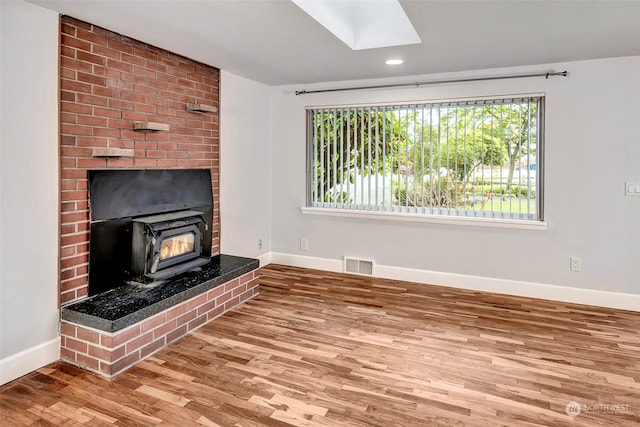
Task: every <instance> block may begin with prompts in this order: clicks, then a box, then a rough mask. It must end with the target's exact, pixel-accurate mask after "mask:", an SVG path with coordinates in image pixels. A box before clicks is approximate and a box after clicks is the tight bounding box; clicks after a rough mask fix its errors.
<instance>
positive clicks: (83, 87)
mask: <svg viewBox="0 0 640 427" xmlns="http://www.w3.org/2000/svg"><path fill="white" fill-rule="evenodd" d="M60 88H61V89H63V90H66V91H68V92H78V93H91V85H90V84H87V83H80V82H78V81H75V80H73V81H71V80H67V79H62V80H60Z"/></svg>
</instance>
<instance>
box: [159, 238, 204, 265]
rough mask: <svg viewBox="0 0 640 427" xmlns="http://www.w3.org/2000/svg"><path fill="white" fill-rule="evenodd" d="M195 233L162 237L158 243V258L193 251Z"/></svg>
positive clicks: (163, 258)
mask: <svg viewBox="0 0 640 427" xmlns="http://www.w3.org/2000/svg"><path fill="white" fill-rule="evenodd" d="M195 239H196V235H195V233H185V234H179V235H177V236H174V237H169V238H168V239H164V240H163V241H162V243H161V244H160V260H165V259H167V258H172V257H174V256H178V255H182V254H186V253H189V252H193V251H194V246H195Z"/></svg>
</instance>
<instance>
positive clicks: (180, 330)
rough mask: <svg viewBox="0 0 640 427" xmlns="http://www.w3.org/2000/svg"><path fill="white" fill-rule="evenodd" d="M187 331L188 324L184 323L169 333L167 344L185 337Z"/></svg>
mask: <svg viewBox="0 0 640 427" xmlns="http://www.w3.org/2000/svg"><path fill="white" fill-rule="evenodd" d="M186 333H187V325H182V326H180V327H179V328H178V329H176V330H174V331H172V332H170V333H169V334H167V344H169V343H171V342H173V341H175V340H177V339H178V338H181V337H183V336H184V335H186Z"/></svg>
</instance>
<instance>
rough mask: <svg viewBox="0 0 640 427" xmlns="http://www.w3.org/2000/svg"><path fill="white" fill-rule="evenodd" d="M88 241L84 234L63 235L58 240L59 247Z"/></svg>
mask: <svg viewBox="0 0 640 427" xmlns="http://www.w3.org/2000/svg"><path fill="white" fill-rule="evenodd" d="M88 240H89V236H88V235H87V234H86V233H79V234H72V235H65V236H62V237H61V238H60V245H61V246H68V245H73V244H76V243H82V242H86V241H88Z"/></svg>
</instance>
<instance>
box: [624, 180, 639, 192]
mask: <svg viewBox="0 0 640 427" xmlns="http://www.w3.org/2000/svg"><path fill="white" fill-rule="evenodd" d="M624 194H626V195H627V196H640V182H629V181H627V182H625V183H624Z"/></svg>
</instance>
